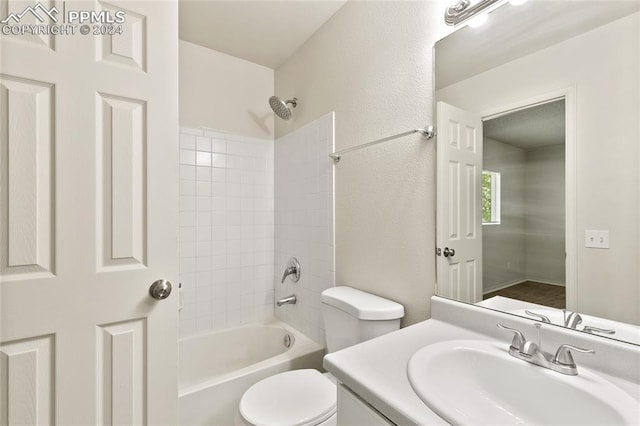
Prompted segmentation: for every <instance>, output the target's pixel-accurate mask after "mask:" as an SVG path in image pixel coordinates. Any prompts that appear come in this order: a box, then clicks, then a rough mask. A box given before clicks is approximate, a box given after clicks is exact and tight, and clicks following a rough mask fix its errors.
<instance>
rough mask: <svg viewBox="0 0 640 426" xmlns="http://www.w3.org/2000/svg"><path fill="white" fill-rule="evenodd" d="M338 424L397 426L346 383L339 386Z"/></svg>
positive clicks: (351, 425) (339, 425) (349, 425)
mask: <svg viewBox="0 0 640 426" xmlns="http://www.w3.org/2000/svg"><path fill="white" fill-rule="evenodd" d="M338 426H395V423H392V422H391V421H390V420H389V419H387V418H386V417H384V416H383V415H382V414H380V413H379V412H378V411H377V410H376V409H375V408H373V407H372V406H370V405H369V404H367V403H366V402H365V401H363V400H362V399H361V398H360V397H359V396H358V395H356V394H355V393H353V392H352V391H351V390H349V388H347V387H346V386H345V385H343V384H340V385H339V386H338Z"/></svg>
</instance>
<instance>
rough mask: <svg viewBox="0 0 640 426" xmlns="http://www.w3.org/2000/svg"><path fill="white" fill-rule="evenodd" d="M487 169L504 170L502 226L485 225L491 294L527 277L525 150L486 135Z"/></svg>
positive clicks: (486, 287)
mask: <svg viewBox="0 0 640 426" xmlns="http://www.w3.org/2000/svg"><path fill="white" fill-rule="evenodd" d="M483 144H484V148H483V149H484V151H483V168H484V169H485V170H491V171H494V172H499V173H500V190H501V214H500V224H499V225H483V226H482V285H483V292H484V293H488V292H491V291H494V290H497V289H500V288H503V287H505V286H508V285H510V284H514V283H518V282H521V281H523V280H525V279H526V261H525V255H526V251H525V247H526V246H525V236H524V235H525V224H524V196H525V195H524V194H525V192H524V164H525V151H524V150H523V149H520V148H516V147H514V146H511V145H508V144H505V143H502V142H499V141H496V140H493V139H490V138H484V141H483Z"/></svg>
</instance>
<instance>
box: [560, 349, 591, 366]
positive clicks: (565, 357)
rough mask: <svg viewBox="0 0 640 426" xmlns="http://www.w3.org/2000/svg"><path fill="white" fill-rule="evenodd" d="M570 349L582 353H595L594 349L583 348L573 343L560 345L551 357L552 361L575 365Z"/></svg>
mask: <svg viewBox="0 0 640 426" xmlns="http://www.w3.org/2000/svg"><path fill="white" fill-rule="evenodd" d="M571 351H576V352H582V353H583V354H595V353H596V351H594V350H593V349H584V348H579V347H577V346H573V345H560V347H559V348H558V350H557V351H556V354H555V356H554V357H553V363H554V364H562V365H568V366H572V367H575V365H576V363H575V361H574V360H573V355H571Z"/></svg>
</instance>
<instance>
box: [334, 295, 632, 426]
mask: <svg viewBox="0 0 640 426" xmlns="http://www.w3.org/2000/svg"><path fill="white" fill-rule="evenodd" d="M431 309H432V318H431V319H429V320H427V321H424V322H421V323H418V324H415V325H413V326H410V327H406V328H403V329H401V330H399V331H397V332H394V333H391V334H388V335H385V336H381V337H378V338H376V339H373V340H370V341H367V342H364V343H362V344H359V345H356V346H353V347H351V348H347V349H345V350H342V351H339V352H335V353H332V354H329V355H327V356H326V357H325V359H324V367H325V369H327V370H328V371H330V372H331V373H332V374H333V375H334V376H335V377H336V378H337V379H338V380H339V381H340V385H339V390H338V425H345V426H346V425H350V426H353V425H393V424H395V425H446V424H474V425H481V424H486V425H494V424H496V417H495V416H496V415H497V414H496V413H497V412H499V414H500V415H501V416H502V417H501V418H500V421H499V422H500V424H553V422H551V421H550V419H556V420H555V421H556V424H566V418H565V419H563V416H573V417H572V418H573V419H574V420H575V424H584V420H585V417H583V418H580V416H584V415H588V416H589V417H586V418H587V419H592V420H593V419H594V418H596V419H597V416H601V419H603V420H602V421H601V422H598V421H595V422H594V423H595V424H598V423H600V424H612V425H614V424H621V425H622V424H629V425H634V424H640V346H637V345H633V344H630V343H625V342H619V341H615V340H611V339H603V338H601V337H599V336H593V335H590V334H588V333H576V332H575V331H574V330H568V329H564V328H562V327H557V326H553V325H547V324H543V325H542V326H541V327H537V326H536V324H540V323H536V322H534V321H531V320H527V319H525V318H520V317H518V316H515V315H511V314H507V313H503V312H499V311H493V310H489V309H486V308H483V307H478V306H474V305H470V304H463V303H459V302H456V301H452V300H448V299H445V298H441V297H437V296H434V297H433V299H432V301H431ZM497 324H502V325H504V326H505V327H509V328H513V329H517V330H519V331H521V332H522V333H523V335H524V336H526V338H527V339H531V340H532V341H536V342H539V343H538V344H539V345H540V346H541V347H542V348H543V350H545V351H548V352H551V353H554V352H555V351H556V349H557V348H559V347H560V346H561V345H565V344H568V345H572V346H574V347H578V348H584V349H590V350H593V351H594V352H595V353H593V354H582V353H578V352H575V351H574V353H573V358H574V360H575V364H576V365H577V370H578V374H577V375H576V376H571V375H563V374H561V373H558V372H555V371H551V370H549V369H545V368H543V367H540V366H537V365H532V364H530V363H527V362H525V361H522V360H518V359H516V358H513V357H510V356H509V354H508V352H509V347H510V345H511V343H512V336H513V334H512V333H511V332H505V331H504V330H502V329H500V328H498V327H497V326H496V325H497ZM473 345H476V346H479V347H480V351H483V350H485V349H484V347H488V348H490V349H489V351H490V352H491V353H492V355H491V357H493V356H494V355H495V356H496V358H495V360H496V362H495V365H490V364H489V363H486V364H483V363H484V362H485V360H484V358H483V356H478V355H474V354H472V357H473V358H474V362H476V363H479V365H475V366H474V367H475V368H476V369H475V370H474V369H473V368H472V367H470V366H469V363H468V360H465V357H466V356H467V355H464V352H465V350H471V351H473V350H475V349H474V348H473V347H471V346H473ZM430 348H435V350H436V352H437V351H440V354H435V355H434V354H433V353H432V354H429V353H427V356H431V357H432V358H433V356H440V355H441V354H444V357H443V358H441V361H440V362H442V360H447V359H448V360H449V361H446V362H444V364H442V363H441V364H440V367H439V368H438V369H437V370H435V371H434V370H432V371H431V372H428V371H425V370H420V367H424V368H426V369H428V365H429V362H430V361H429V360H428V359H427V356H424V352H428V351H429V349H430ZM456 348H457V349H456ZM459 348H462V349H463V351H462V354H463V355H460V350H459ZM421 352H422V353H421ZM421 355H423V356H421ZM492 359H493V358H492ZM489 362H491V361H489ZM447 363H449V365H447ZM481 366H482V368H481ZM412 368H417V369H416V370H415V371H412ZM472 371H479V372H483V373H484V374H485V375H489V376H488V377H484V378H480V379H478V380H487V383H493V384H495V386H494V388H495V389H491V387H490V386H484V387H483V394H482V398H484V399H482V400H481V401H480V402H479V401H473V400H472V399H473V398H475V397H476V396H474V395H473V392H466V391H468V390H469V389H470V388H473V383H470V382H469V381H470V380H471V379H470V377H474V376H475V374H472ZM497 371H500V372H501V373H509V374H497V373H496V372H497ZM519 371H521V372H522V373H523V374H525V376H523V377H525V378H524V379H523V381H522V383H521V384H520V385H519V386H517V387H513V386H512V385H513V383H509V381H510V380H517V379H518V376H517V374H519V373H518V372H519ZM436 373H438V374H436ZM412 374H414V377H410V376H411V375H412ZM421 375H422V377H421ZM442 375H444V376H445V378H444V379H443V377H438V376H442ZM494 375H495V377H493V376H494ZM416 376H417V377H416ZM493 379H495V380H493ZM430 380H431V382H432V383H431V384H432V385H434V386H437V388H436V389H435V391H436V392H435V393H436V394H437V395H440V396H443V397H444V398H445V400H444V402H447V399H453V400H457V401H458V403H459V405H458V406H457V407H456V404H455V403H454V404H448V407H449V408H452V407H453V408H457V411H460V413H458V415H459V416H460V417H459V419H454V420H452V423H449V422H448V421H447V420H445V419H444V418H443V415H444V416H447V415H451V413H444V414H443V413H442V410H443V408H446V407H438V408H436V409H434V408H432V406H430V405H429V404H437V403H438V402H437V401H435V402H434V401H430V402H429V403H427V402H425V401H424V400H423V399H422V398H425V395H420V393H421V392H428V387H429V386H430V384H429V382H430ZM434 380H435V382H434ZM438 380H440V382H437V381H438ZM474 380H475V379H474ZM572 380H574V382H575V383H574V382H572ZM476 383H477V382H476ZM485 384H486V383H485ZM574 384H575V385H577V386H576V387H575V388H573V387H572V386H574ZM587 384H589V386H592V389H589V388H588V387H589V386H587ZM425 388H426V390H425ZM456 389H457V390H458V391H457V393H456ZM541 389H546V390H547V391H546V392H543V391H541ZM574 390H575V392H574ZM563 391H564V392H566V395H563V393H562V392H563ZM583 391H584V393H586V394H585V395H583V394H582V393H583ZM452 392H453V393H452ZM514 395H522V396H524V398H515V399H514V398H513V396H514ZM421 396H422V398H421ZM563 396H566V398H563ZM470 398H471V400H470ZM523 400H524V401H525V403H526V401H528V402H529V403H530V405H526V404H525V406H523V405H521V404H522V403H523V402H522V401H523ZM449 402H450V401H449ZM497 407H499V409H498V408H497ZM436 410H440V411H441V413H440V414H439V413H437V412H436ZM469 416H472V417H469ZM485 416H486V417H485ZM465 419H466V420H467V421H466V422H465ZM581 420H582V421H581ZM517 422H520V423H517Z"/></svg>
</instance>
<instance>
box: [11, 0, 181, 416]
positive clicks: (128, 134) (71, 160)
mask: <svg viewBox="0 0 640 426" xmlns="http://www.w3.org/2000/svg"><path fill="white" fill-rule="evenodd" d="M29 6H31V7H30V8H29ZM72 11H79V12H91V11H94V12H96V13H94V14H93V22H85V24H86V25H87V26H86V27H80V25H79V24H77V22H76V23H75V24H76V28H75V30H71V29H70V27H68V26H67V25H68V24H71V22H70V15H68V14H69V13H70V12H72ZM11 13H13V15H11V16H10V14H11ZM177 14H178V8H177V2H176V1H162V2H157V1H135V2H131V1H120V0H119V1H108V2H103V1H79V2H76V1H65V2H62V1H59V0H51V1H42V2H36V1H15V2H4V1H3V2H2V5H0V15H2V16H0V18H1V19H3V20H5V19H7V18H9V19H7V20H6V23H7V25H13V26H15V25H22V24H37V25H43V26H49V27H50V28H52V27H53V26H55V25H57V26H58V29H57V30H55V31H57V32H59V31H60V29H62V28H67V30H64V31H67V32H66V33H62V34H58V35H47V34H42V35H40V34H38V35H35V36H34V35H31V34H26V35H22V34H17V35H8V36H7V35H3V36H2V37H1V40H0V43H1V45H0V48H1V51H0V54H1V58H0V59H1V60H0V166H1V167H0V219H1V220H0V303H1V305H0V307H1V308H0V309H1V310H0V321H1V325H0V424H3V425H5V424H6V425H23V424H25V425H52V424H59V425H91V424H94V425H111V424H114V425H116V424H117V425H146V424H154V425H155V424H167V425H175V424H176V423H177V307H178V306H177V305H178V303H177V300H178V292H177V288H176V287H177V284H178V283H177V277H178V267H177V163H178V162H177V133H178V110H177V104H178V96H177V93H178V87H177V86H178V84H177V60H178V58H177V48H178V46H177V44H178V31H177ZM90 15H91V14H90V13H89V14H86V13H85V16H90ZM118 16H121V17H122V16H124V18H125V21H124V22H123V23H121V24H118V23H113V22H111V23H104V24H102V23H99V22H96V21H97V20H103V21H109V20H111V21H113V20H116V19H117V17H118ZM90 19H91V18H90ZM119 25H121V29H122V34H118V33H117V32H116V31H118V26H119ZM86 30H88V31H89V33H88V34H84V33H81V32H80V31H83V32H84V31H86ZM70 31H75V34H71V33H70ZM16 32H17V30H16ZM94 32H97V33H98V34H94ZM105 32H106V34H103V33H105ZM109 32H112V33H113V34H109ZM158 279H167V280H169V281H171V282H172V283H173V284H174V291H173V293H171V295H170V296H169V297H168V298H166V299H165V300H156V299H154V298H152V297H151V296H150V294H149V287H150V285H151V283H153V282H154V281H156V280H158Z"/></svg>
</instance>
